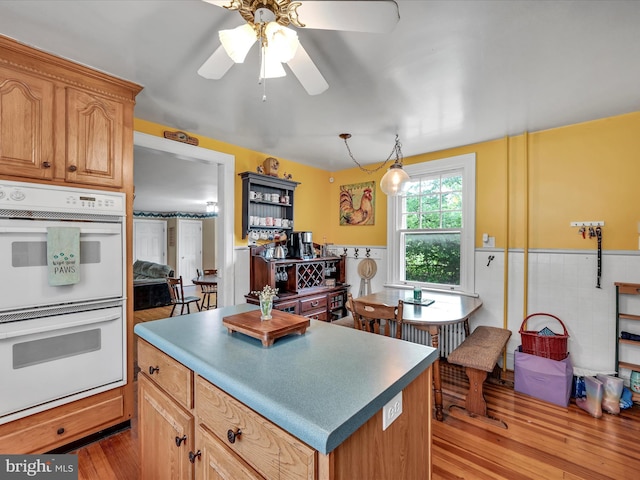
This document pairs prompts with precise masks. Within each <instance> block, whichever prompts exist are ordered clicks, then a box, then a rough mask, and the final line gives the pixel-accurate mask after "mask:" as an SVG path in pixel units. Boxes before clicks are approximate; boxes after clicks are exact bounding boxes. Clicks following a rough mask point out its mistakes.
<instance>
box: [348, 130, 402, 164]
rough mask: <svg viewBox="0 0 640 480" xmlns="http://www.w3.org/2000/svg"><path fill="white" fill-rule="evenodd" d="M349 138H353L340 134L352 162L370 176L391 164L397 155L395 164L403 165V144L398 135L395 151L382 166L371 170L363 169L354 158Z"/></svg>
mask: <svg viewBox="0 0 640 480" xmlns="http://www.w3.org/2000/svg"><path fill="white" fill-rule="evenodd" d="M349 137H351V135H350V134H348V133H342V134H340V138H342V139H343V140H344V144H345V145H346V146H347V152H349V156H350V157H351V160H353V162H354V163H355V164H356V165H358V167H359V168H360V170H362V171H363V172H367V173H369V174H371V173H375V172H377V171H378V170H380V169H381V168H383V167H384V166H385V165H386V164H387V163H388V162H389V160H391V159H392V158H393V157H394V155H395V162H394V163H399V164H400V165H402V159H403V156H402V150H401V147H402V144H401V143H400V139H399V138H398V134H396V143H395V145H394V146H393V149H392V150H391V153H390V154H389V156H388V157H387V159H386V160H385V161H384V162H383V163H382V164H381V165H379V166H378V167H377V168H374V169H369V168H365V167H363V166H362V165H361V164H360V162H358V161H357V160H356V159H355V158H354V156H353V153H351V148H349V144H348V143H347V140H348V139H349Z"/></svg>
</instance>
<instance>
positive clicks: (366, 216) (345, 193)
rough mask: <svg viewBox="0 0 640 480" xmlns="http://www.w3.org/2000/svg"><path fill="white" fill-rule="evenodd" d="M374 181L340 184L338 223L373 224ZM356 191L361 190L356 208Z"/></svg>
mask: <svg viewBox="0 0 640 480" xmlns="http://www.w3.org/2000/svg"><path fill="white" fill-rule="evenodd" d="M374 185H375V184H374V182H367V183H364V184H355V185H341V186H340V225H373V224H374V213H375V210H374V202H373V187H374ZM356 191H362V195H360V198H359V201H360V204H359V205H358V208H356V205H354V196H355V197H356V199H355V201H358V198H357V195H354V193H355V192H356Z"/></svg>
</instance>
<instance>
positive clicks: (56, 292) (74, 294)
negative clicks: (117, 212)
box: [0, 219, 125, 312]
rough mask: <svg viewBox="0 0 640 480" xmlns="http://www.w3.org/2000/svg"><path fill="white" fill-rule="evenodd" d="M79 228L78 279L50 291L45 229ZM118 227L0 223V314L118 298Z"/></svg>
mask: <svg viewBox="0 0 640 480" xmlns="http://www.w3.org/2000/svg"><path fill="white" fill-rule="evenodd" d="M48 227H78V228H80V274H79V277H80V278H79V281H78V282H77V283H75V284H72V285H61V286H51V285H49V280H48V278H49V277H48V268H47V228H48ZM122 229H123V224H122V223H99V222H71V221H55V220H54V221H52V220H22V219H0V272H2V280H3V287H2V289H3V295H2V296H3V301H2V304H0V312H1V311H10V310H15V309H22V308H32V307H43V306H49V305H59V304H63V303H70V302H85V301H94V300H102V299H110V298H122V297H123V296H124V284H125V280H124V242H123V234H122Z"/></svg>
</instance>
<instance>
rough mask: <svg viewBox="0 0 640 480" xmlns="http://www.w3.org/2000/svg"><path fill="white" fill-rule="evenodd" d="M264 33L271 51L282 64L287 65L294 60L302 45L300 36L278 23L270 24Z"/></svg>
mask: <svg viewBox="0 0 640 480" xmlns="http://www.w3.org/2000/svg"><path fill="white" fill-rule="evenodd" d="M264 33H265V36H266V39H267V45H268V47H269V49H270V51H271V52H272V54H273V55H275V56H276V57H277V58H278V59H279V60H280V62H281V63H287V62H288V61H290V60H291V59H292V58H293V56H294V55H295V54H296V50H297V49H298V45H299V44H300V42H299V41H298V34H297V33H296V32H295V31H294V30H292V29H290V28H287V27H283V26H282V25H279V24H278V23H276V22H269V23H268V24H267V26H266V27H265V31H264Z"/></svg>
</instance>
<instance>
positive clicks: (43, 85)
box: [0, 67, 55, 180]
mask: <svg viewBox="0 0 640 480" xmlns="http://www.w3.org/2000/svg"><path fill="white" fill-rule="evenodd" d="M54 91H55V87H54V84H53V82H51V81H49V80H46V79H42V78H38V77H35V76H32V75H29V74H27V73H23V72H18V71H13V70H10V69H7V68H3V67H0V174H2V175H15V176H19V177H31V178H39V179H43V180H50V179H51V178H52V177H53V174H54V169H53V164H54V152H55V150H54V136H53V132H54V123H55V118H54V108H53V106H54Z"/></svg>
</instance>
